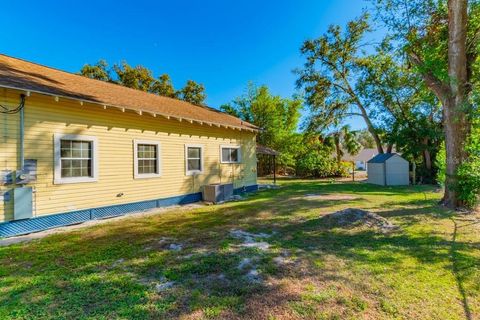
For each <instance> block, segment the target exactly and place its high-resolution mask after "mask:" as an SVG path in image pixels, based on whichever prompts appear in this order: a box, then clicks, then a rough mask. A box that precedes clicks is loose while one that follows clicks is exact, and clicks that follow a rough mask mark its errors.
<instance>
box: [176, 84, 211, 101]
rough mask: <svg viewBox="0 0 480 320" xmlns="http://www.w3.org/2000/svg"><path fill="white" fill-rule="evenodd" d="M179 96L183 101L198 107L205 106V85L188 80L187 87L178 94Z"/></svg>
mask: <svg viewBox="0 0 480 320" xmlns="http://www.w3.org/2000/svg"><path fill="white" fill-rule="evenodd" d="M177 96H178V97H179V98H180V99H181V100H184V101H187V102H190V103H192V104H195V105H198V106H201V105H204V104H205V99H206V98H207V95H206V94H205V87H204V86H203V84H199V83H196V82H195V81H193V80H188V81H187V83H186V84H185V87H183V88H182V89H181V90H179V91H178V92H177Z"/></svg>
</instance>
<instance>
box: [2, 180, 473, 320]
mask: <svg viewBox="0 0 480 320" xmlns="http://www.w3.org/2000/svg"><path fill="white" fill-rule="evenodd" d="M415 190H417V188H404V187H400V188H391V189H385V190H384V189H382V188H379V187H377V186H371V185H365V184H357V183H337V184H330V183H328V182H326V183H323V182H321V183H316V182H312V181H309V182H304V181H298V182H291V184H289V185H288V186H285V187H283V188H281V189H277V190H267V191H262V192H260V193H258V194H255V195H252V196H250V197H248V198H247V200H246V201H241V202H236V203H228V204H225V205H223V206H211V207H202V208H200V209H196V210H195V211H193V212H183V213H180V214H176V213H168V214H165V215H163V216H162V215H159V216H149V217H144V218H141V219H137V220H134V219H129V220H124V221H122V222H118V223H113V224H111V225H108V226H107V225H102V226H95V227H92V228H88V229H85V230H78V231H74V232H72V233H68V234H57V235H53V236H51V237H48V238H45V239H43V240H42V241H38V242H32V243H29V244H25V245H16V246H12V247H5V248H0V288H1V292H2V295H1V296H0V306H1V307H0V318H9V317H17V318H42V317H43V318H73V317H91V318H95V317H96V318H161V317H165V318H169V317H180V316H188V315H190V314H191V313H193V312H195V311H196V310H199V309H201V310H203V312H205V313H208V314H213V315H215V314H217V315H218V313H219V312H220V313H221V312H226V311H228V312H233V313H232V314H227V315H226V316H225V317H229V316H231V317H239V316H240V317H245V318H251V317H253V316H258V314H264V315H265V317H264V318H267V317H268V311H269V310H268V309H269V308H278V307H281V306H282V305H285V304H286V303H288V301H292V300H295V299H298V296H297V295H295V294H294V293H290V292H285V290H284V289H283V288H282V287H280V286H277V285H271V286H266V285H263V284H258V285H255V284H252V283H250V282H247V281H245V279H244V276H245V274H244V273H245V272H244V271H242V270H239V269H238V265H239V262H240V260H241V259H242V258H243V257H245V253H244V252H238V251H229V250H227V249H228V248H229V245H230V244H231V243H232V242H234V241H235V239H232V238H231V237H230V235H229V232H230V230H231V229H232V228H243V229H248V230H250V231H251V230H256V231H264V232H267V233H270V232H272V231H275V233H274V234H273V235H272V236H271V237H270V238H269V239H268V242H269V243H270V244H271V245H272V247H273V248H274V249H275V250H276V251H275V252H266V253H258V252H257V253H255V255H257V256H259V257H260V258H259V261H258V268H259V270H261V271H262V273H263V274H264V275H265V277H272V278H277V277H278V278H282V277H283V276H284V275H285V274H284V272H285V271H283V270H280V269H279V268H276V267H274V266H273V265H272V260H273V258H275V257H276V256H278V252H279V251H283V250H287V251H290V252H293V253H294V254H295V255H296V256H298V258H299V259H300V260H301V261H303V262H305V264H307V265H309V267H310V268H309V269H308V271H310V272H311V275H315V276H316V277H319V279H320V281H324V282H327V281H339V282H348V281H350V280H351V279H345V278H343V276H342V275H340V274H339V273H337V272H335V270H333V271H328V270H327V271H326V270H322V272H320V274H319V272H318V268H315V267H314V266H313V265H311V264H312V263H313V262H312V261H313V260H314V259H315V258H318V257H323V256H325V255H332V256H335V257H337V258H339V259H343V260H345V261H347V262H352V263H358V264H364V265H371V266H376V265H378V266H381V267H382V268H387V269H388V270H393V269H395V268H397V267H398V265H399V264H400V262H401V260H402V259H404V258H405V257H413V258H415V259H416V260H417V261H419V262H421V263H424V264H428V263H436V262H439V263H440V262H449V261H454V262H455V263H454V272H455V274H456V276H457V282H458V283H459V288H463V287H462V286H461V284H462V281H463V279H464V277H467V276H468V274H467V272H471V269H468V268H471V266H472V265H473V266H474V265H475V264H476V263H478V262H477V261H476V259H475V258H474V257H472V256H471V255H469V254H468V252H469V251H470V250H471V249H472V248H473V247H474V246H475V245H476V244H474V243H466V242H459V241H457V239H456V238H454V239H453V240H452V241H448V240H446V239H445V238H444V237H441V236H440V235H437V234H434V233H427V232H425V233H422V232H417V233H416V234H415V235H414V236H412V235H410V234H407V233H404V232H402V231H399V232H396V233H392V234H380V233H377V232H375V231H373V230H343V229H331V228H329V226H328V225H327V224H326V223H325V221H324V220H323V219H322V218H321V217H318V218H313V219H308V220H305V219H306V218H303V219H296V217H295V215H298V213H299V212H301V211H303V210H311V209H318V208H326V207H331V206H347V205H348V206H351V205H357V204H365V202H368V199H369V198H368V197H369V196H372V195H374V196H376V195H382V196H383V195H407V194H410V193H415V192H417V191H415ZM418 190H427V191H428V190H430V189H429V187H424V188H423V187H422V188H420V187H418ZM306 193H322V194H325V193H355V194H357V195H359V198H358V199H355V200H312V199H308V200H306V199H301V196H303V195H305V194H306ZM298 197H300V198H299V199H292V198H298ZM427 200H428V199H427ZM357 202H358V203H357ZM411 203H412V202H411V201H405V205H406V204H411ZM395 204H396V205H402V204H399V203H395ZM415 206H420V207H415ZM380 207H381V208H382V210H381V212H380V214H381V215H382V216H384V217H387V218H395V219H401V221H402V222H404V223H405V225H408V221H414V220H413V219H416V218H418V219H421V218H447V217H449V213H448V212H442V211H439V210H438V208H436V207H435V206H433V205H432V203H431V201H430V202H428V203H427V202H415V204H414V207H412V208H406V209H405V208H404V209H391V210H388V209H385V208H388V206H385V205H384V204H383V206H380ZM265 211H271V212H272V215H270V216H268V217H266V218H264V217H263V216H261V214H262V213H264V212H265ZM279 219H281V220H280V222H279ZM411 224H414V223H413V222H412V223H411ZM272 226H273V227H272ZM162 237H171V238H173V239H175V240H174V241H178V242H180V243H182V244H183V245H184V249H183V250H182V251H181V252H174V251H171V250H167V249H166V248H165V247H163V246H162V245H159V244H158V243H159V240H160V239H161V238H162ZM155 246H158V247H155ZM148 247H151V249H150V250H147V249H146V248H148ZM453 248H454V249H453ZM200 249H202V250H203V251H202V250H200ZM449 249H450V250H449ZM201 252H203V253H201ZM190 254H191V256H189V257H188V255H190ZM453 257H454V258H453ZM120 260H121V262H119V261H120ZM464 267H465V269H464ZM385 272H387V271H385ZM308 275H309V273H308V272H306V271H305V270H302V271H301V272H299V273H298V274H294V276H295V277H297V278H300V279H301V278H303V277H306V276H308ZM161 277H165V278H166V279H167V280H171V281H175V282H176V283H177V284H176V286H175V288H174V289H172V290H171V291H168V292H162V293H160V294H157V293H155V291H154V289H153V288H152V286H150V285H144V284H142V281H143V280H142V279H148V282H151V283H154V282H155V281H159V279H160V278H161ZM143 282H144V281H143ZM461 290H465V289H464V288H463V289H461ZM466 296H467V295H466V294H464V297H465V301H466V302H467V303H468V301H467V300H466ZM261 299H263V300H265V301H266V300H270V302H268V303H265V305H263V306H259V305H258V304H255V306H256V307H257V308H256V309H248V308H250V307H248V306H251V305H252V304H254V303H255V301H256V300H261ZM246 306H247V307H246ZM245 308H247V309H245ZM262 308H263V309H262ZM467 309H468V304H467ZM467 309H466V310H467ZM468 310H469V309H468Z"/></svg>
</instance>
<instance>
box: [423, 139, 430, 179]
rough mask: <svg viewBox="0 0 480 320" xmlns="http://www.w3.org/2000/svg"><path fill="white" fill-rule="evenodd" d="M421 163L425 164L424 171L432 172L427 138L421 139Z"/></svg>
mask: <svg viewBox="0 0 480 320" xmlns="http://www.w3.org/2000/svg"><path fill="white" fill-rule="evenodd" d="M423 147H424V148H425V149H423V161H424V162H425V169H427V170H428V171H431V170H432V155H431V154H430V151H429V150H428V138H424V139H423Z"/></svg>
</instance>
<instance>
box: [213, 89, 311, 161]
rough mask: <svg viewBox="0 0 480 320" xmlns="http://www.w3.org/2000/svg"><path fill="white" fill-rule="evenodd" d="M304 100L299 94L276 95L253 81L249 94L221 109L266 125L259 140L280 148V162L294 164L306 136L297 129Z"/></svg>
mask: <svg viewBox="0 0 480 320" xmlns="http://www.w3.org/2000/svg"><path fill="white" fill-rule="evenodd" d="M302 103H303V101H302V100H301V99H299V98H297V97H294V98H293V99H286V98H282V97H280V96H275V95H272V94H271V93H270V90H269V89H268V87H266V86H260V87H257V86H255V85H254V84H253V83H249V84H248V86H247V89H246V92H245V94H243V95H241V96H240V97H237V98H236V99H234V100H233V101H232V102H231V103H229V104H225V105H222V106H221V107H220V109H221V110H222V111H224V112H227V113H229V114H232V115H235V116H238V117H240V118H241V119H243V120H245V121H248V122H250V123H252V124H254V125H256V126H258V127H260V128H262V131H261V132H259V133H258V135H257V142H258V143H259V144H261V145H264V146H267V147H271V148H273V149H275V150H277V151H279V152H280V156H279V159H278V160H279V162H280V165H284V166H294V165H295V156H296V153H297V150H298V148H299V147H301V139H302V138H301V137H300V136H299V134H298V133H297V132H296V131H297V128H298V121H299V119H300V109H301V108H302Z"/></svg>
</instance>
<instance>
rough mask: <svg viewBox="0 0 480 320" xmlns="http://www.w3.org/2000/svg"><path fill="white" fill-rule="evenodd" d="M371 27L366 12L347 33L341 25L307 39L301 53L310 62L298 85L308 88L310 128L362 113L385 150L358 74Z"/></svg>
mask: <svg viewBox="0 0 480 320" xmlns="http://www.w3.org/2000/svg"><path fill="white" fill-rule="evenodd" d="M369 30H370V28H369V25H368V16H367V15H363V16H361V17H360V18H359V19H356V20H354V21H351V22H349V23H348V26H347V28H346V30H345V32H343V33H342V30H341V28H340V27H339V26H330V28H329V29H328V32H327V33H326V34H325V35H323V36H321V37H320V38H318V39H314V40H307V41H305V42H304V44H303V46H302V48H301V52H302V54H304V55H305V56H306V60H307V61H306V63H305V66H304V69H303V70H300V71H299V72H298V73H299V79H298V81H297V85H298V86H299V87H303V88H304V89H305V96H306V101H307V104H308V105H309V106H310V108H311V113H312V117H311V121H310V125H309V127H310V130H314V131H315V130H318V128H319V127H323V128H325V127H328V126H330V125H338V124H339V122H340V121H341V120H342V119H344V118H346V117H348V116H352V115H354V116H360V117H362V118H363V120H364V121H365V124H366V125H367V129H368V131H369V132H370V134H371V135H372V137H373V139H374V141H375V145H376V147H377V150H378V152H379V153H383V152H384V150H383V145H382V141H381V139H380V136H379V133H378V131H377V128H376V127H375V125H374V123H373V122H372V119H371V116H370V114H369V110H368V107H369V106H368V105H367V104H366V103H365V101H364V100H363V99H362V95H361V93H360V92H359V91H358V88H357V81H358V79H357V77H356V74H355V72H356V71H358V70H359V68H360V67H361V65H360V64H359V62H360V59H361V58H362V54H361V47H362V46H363V45H364V44H363V43H362V39H363V37H364V35H365V33H366V32H368V31H369ZM352 109H353V111H352Z"/></svg>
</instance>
